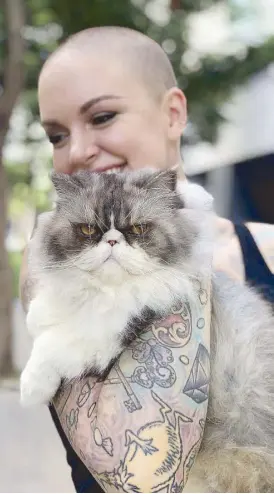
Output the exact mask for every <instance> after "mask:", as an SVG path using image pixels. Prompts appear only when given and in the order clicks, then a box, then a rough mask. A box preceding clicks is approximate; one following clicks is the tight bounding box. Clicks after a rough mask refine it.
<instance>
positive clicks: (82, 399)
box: [77, 382, 96, 408]
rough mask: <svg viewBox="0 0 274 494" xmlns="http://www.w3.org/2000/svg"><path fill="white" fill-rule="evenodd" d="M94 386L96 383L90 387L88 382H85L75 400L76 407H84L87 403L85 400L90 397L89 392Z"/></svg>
mask: <svg viewBox="0 0 274 494" xmlns="http://www.w3.org/2000/svg"><path fill="white" fill-rule="evenodd" d="M95 384H96V382H94V383H92V385H90V384H89V383H88V382H85V384H84V385H83V387H82V389H81V392H80V394H79V396H78V398H77V405H78V407H80V408H81V407H82V406H84V405H85V403H86V402H87V400H88V399H89V397H90V394H91V390H92V389H93V388H94V386H95Z"/></svg>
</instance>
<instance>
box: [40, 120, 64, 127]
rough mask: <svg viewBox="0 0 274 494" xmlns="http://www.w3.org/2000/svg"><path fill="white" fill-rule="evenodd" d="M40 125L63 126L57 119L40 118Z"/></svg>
mask: <svg viewBox="0 0 274 494" xmlns="http://www.w3.org/2000/svg"><path fill="white" fill-rule="evenodd" d="M41 125H42V127H44V128H46V127H63V125H61V124H60V123H59V122H57V120H42V121H41Z"/></svg>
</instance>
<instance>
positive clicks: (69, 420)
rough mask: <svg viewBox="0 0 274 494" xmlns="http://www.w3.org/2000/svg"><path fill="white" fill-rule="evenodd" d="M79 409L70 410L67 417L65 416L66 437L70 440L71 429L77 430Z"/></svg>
mask: <svg viewBox="0 0 274 494" xmlns="http://www.w3.org/2000/svg"><path fill="white" fill-rule="evenodd" d="M78 416H79V408H76V410H75V409H74V408H72V409H71V410H70V412H69V414H68V415H66V425H67V431H68V437H69V439H70V440H71V434H72V431H73V429H75V430H77V425H78Z"/></svg>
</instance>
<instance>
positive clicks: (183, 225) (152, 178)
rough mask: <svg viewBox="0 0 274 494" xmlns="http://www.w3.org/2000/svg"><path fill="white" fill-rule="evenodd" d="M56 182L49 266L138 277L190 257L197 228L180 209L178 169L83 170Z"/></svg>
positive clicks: (48, 243) (59, 177)
mask: <svg viewBox="0 0 274 494" xmlns="http://www.w3.org/2000/svg"><path fill="white" fill-rule="evenodd" d="M52 180H53V183H54V185H55V188H56V191H57V194H58V200H57V208H56V212H55V215H54V217H53V220H52V222H51V224H50V225H49V227H48V228H47V231H46V232H45V236H44V246H45V253H46V256H47V259H48V260H49V264H51V265H53V266H54V265H58V266H59V267H60V266H62V265H64V266H68V265H70V264H71V265H72V264H73V265H74V266H77V267H78V268H80V269H81V270H84V271H88V272H91V273H93V274H94V272H96V271H97V270H100V269H102V268H103V269H104V270H105V272H107V270H108V269H109V270H111V271H112V273H113V269H114V270H115V269H117V272H118V271H119V270H120V271H121V270H122V271H124V272H127V273H130V274H132V275H138V274H144V273H148V272H152V271H153V270H156V269H159V266H162V267H163V266H167V265H174V264H176V263H177V262H178V260H179V259H181V258H182V256H184V257H185V258H187V257H188V256H189V254H190V250H191V246H192V244H193V239H194V236H195V232H194V231H193V227H191V226H190V225H189V224H188V222H187V221H186V220H185V221H184V220H183V219H182V216H181V215H180V213H179V209H182V208H183V203H182V200H181V199H180V198H179V196H178V194H177V193H176V174H175V172H172V171H165V172H151V171H142V172H131V173H121V174H118V175H115V174H111V175H107V174H98V173H91V172H84V171H81V172H78V173H77V174H74V175H66V174H57V173H53V175H52Z"/></svg>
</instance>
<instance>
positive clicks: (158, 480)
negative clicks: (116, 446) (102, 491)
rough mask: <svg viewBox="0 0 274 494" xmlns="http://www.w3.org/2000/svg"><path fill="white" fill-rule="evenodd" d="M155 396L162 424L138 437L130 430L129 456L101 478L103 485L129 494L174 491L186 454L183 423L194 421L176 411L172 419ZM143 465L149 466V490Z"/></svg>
mask: <svg viewBox="0 0 274 494" xmlns="http://www.w3.org/2000/svg"><path fill="white" fill-rule="evenodd" d="M151 396H152V398H153V399H154V400H155V401H156V402H157V403H158V404H159V405H160V407H161V408H160V414H161V417H162V420H159V421H155V422H149V423H148V424H146V425H145V426H143V427H141V428H140V429H139V430H138V432H137V434H135V433H134V432H133V431H132V430H126V432H125V445H126V447H127V449H126V453H125V456H124V458H123V460H122V461H121V463H120V466H119V467H118V468H117V469H114V470H113V471H112V472H103V473H101V474H98V478H99V479H100V481H101V482H102V483H103V484H104V483H107V484H113V485H115V487H117V488H122V489H123V490H124V491H125V492H158V491H159V490H162V489H167V488H168V489H169V491H170V490H171V489H172V486H173V483H174V481H175V474H176V472H177V470H178V468H179V466H180V464H181V459H182V453H183V444H182V437H181V432H180V422H182V423H189V422H192V418H191V417H187V416H186V415H184V414H183V413H181V412H178V411H173V415H172V416H169V414H170V413H171V412H172V409H171V408H170V407H169V406H168V405H167V404H166V403H165V402H164V401H163V400H162V399H161V398H160V397H159V396H158V395H157V394H156V393H155V392H153V391H152V392H151ZM159 437H161V440H160V441H159ZM140 465H144V466H145V469H146V477H148V478H149V480H150V486H149V488H148V486H147V483H146V484H145V485H143V481H144V476H143V475H142V471H141V469H140Z"/></svg>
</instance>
